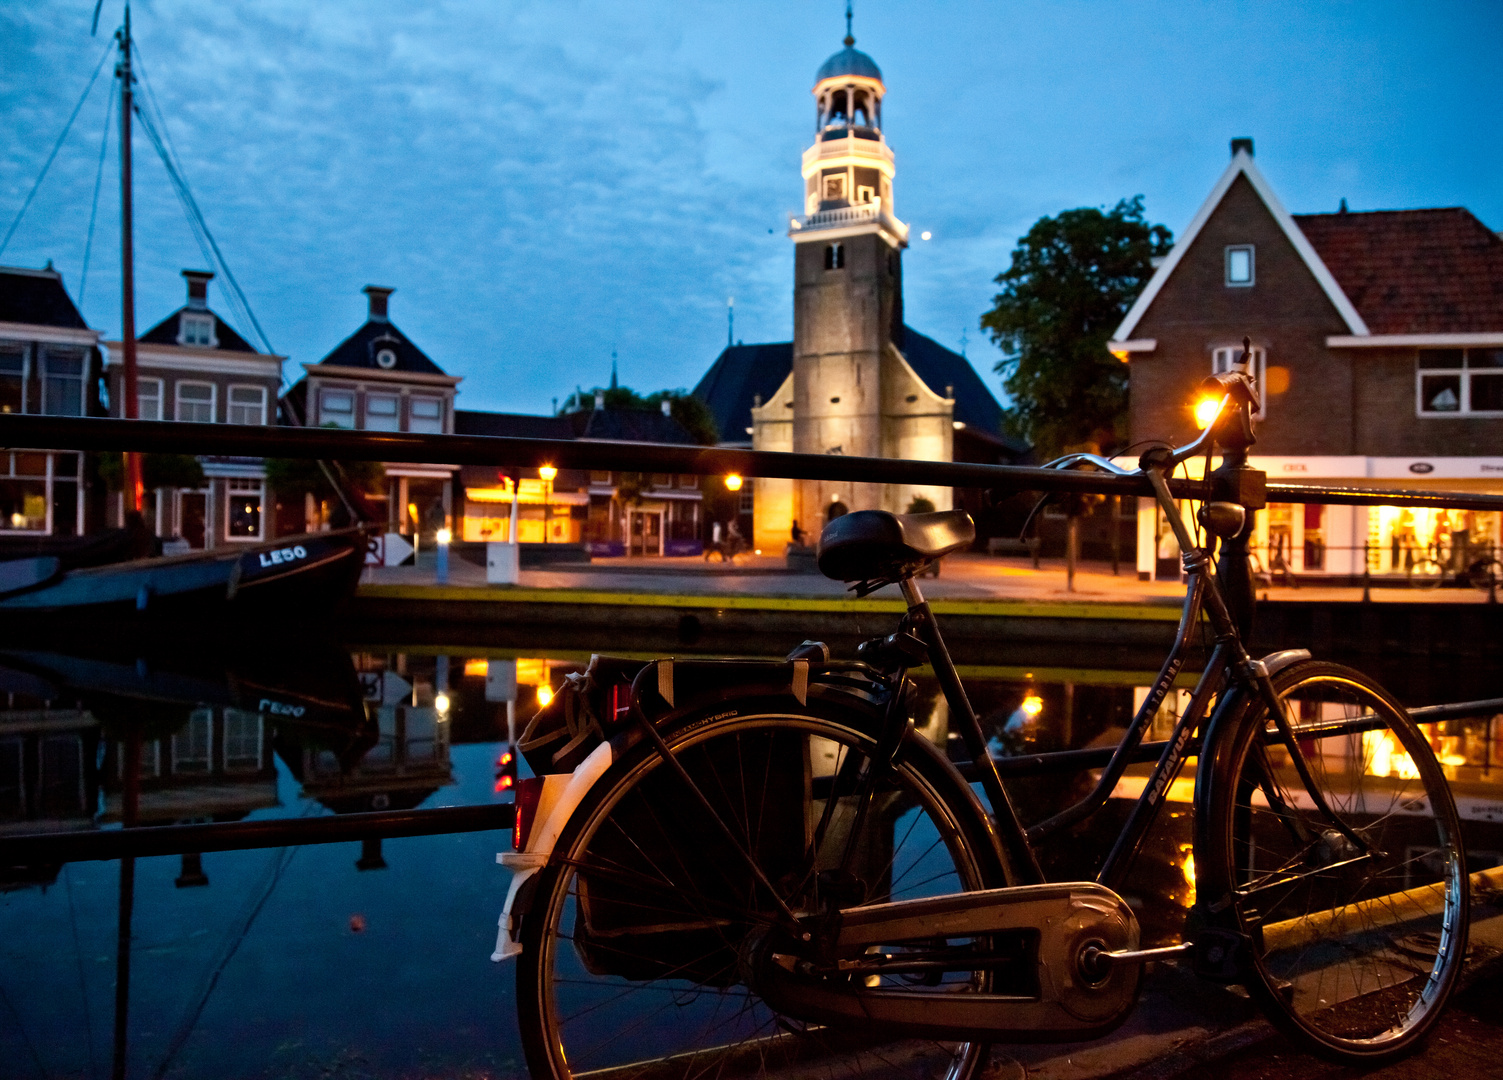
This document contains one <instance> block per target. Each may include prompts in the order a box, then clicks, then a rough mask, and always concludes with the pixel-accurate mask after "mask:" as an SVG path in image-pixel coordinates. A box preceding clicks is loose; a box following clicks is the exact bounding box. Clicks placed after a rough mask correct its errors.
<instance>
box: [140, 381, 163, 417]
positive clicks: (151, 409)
mask: <svg viewBox="0 0 1503 1080" xmlns="http://www.w3.org/2000/svg"><path fill="white" fill-rule="evenodd" d="M161 418H162V380H161V379H137V380H136V419H137V420H160V419H161Z"/></svg>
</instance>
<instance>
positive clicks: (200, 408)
mask: <svg viewBox="0 0 1503 1080" xmlns="http://www.w3.org/2000/svg"><path fill="white" fill-rule="evenodd" d="M137 402H138V404H139V397H138V399H137ZM177 418H178V419H179V420H181V421H183V422H185V423H194V424H212V423H213V422H214V388H213V387H212V386H209V385H208V384H206V383H181V382H180V383H178V384H177Z"/></svg>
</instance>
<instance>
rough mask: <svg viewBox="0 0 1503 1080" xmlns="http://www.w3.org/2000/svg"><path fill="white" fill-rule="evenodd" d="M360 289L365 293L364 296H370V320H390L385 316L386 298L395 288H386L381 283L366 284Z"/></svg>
mask: <svg viewBox="0 0 1503 1080" xmlns="http://www.w3.org/2000/svg"><path fill="white" fill-rule="evenodd" d="M360 291H361V292H363V293H365V295H366V296H368V297H370V300H371V313H370V321H371V322H390V320H389V319H388V318H387V317H386V298H387V297H388V296H390V295H391V294H392V293H394V292H396V291H397V290H396V289H388V288H386V287H384V286H381V285H367V286H366V287H365V288H363V289H361V290H360Z"/></svg>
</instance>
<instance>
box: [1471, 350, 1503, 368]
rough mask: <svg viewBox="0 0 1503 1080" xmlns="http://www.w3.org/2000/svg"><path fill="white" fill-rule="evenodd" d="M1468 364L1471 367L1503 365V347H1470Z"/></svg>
mask: <svg viewBox="0 0 1503 1080" xmlns="http://www.w3.org/2000/svg"><path fill="white" fill-rule="evenodd" d="M1466 366H1467V367H1469V368H1490V367H1503V349H1468V350H1467V351H1466Z"/></svg>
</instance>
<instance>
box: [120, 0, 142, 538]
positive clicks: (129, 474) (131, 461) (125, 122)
mask: <svg viewBox="0 0 1503 1080" xmlns="http://www.w3.org/2000/svg"><path fill="white" fill-rule="evenodd" d="M115 37H116V38H117V39H118V40H119V42H120V63H119V65H118V66H117V67H116V68H115V74H116V76H118V77H119V79H120V355H121V359H122V360H123V361H124V363H123V369H122V372H121V383H122V387H121V389H122V396H123V398H124V402H123V404H124V406H125V409H124V416H125V418H126V419H127V420H135V419H138V418H139V416H140V413H139V411H138V409H137V400H136V273H135V264H136V258H135V248H134V237H133V230H132V224H131V154H130V113H131V96H132V95H131V86H132V82H133V79H132V76H131V71H130V2H129V0H126V4H125V23H124V25H123V26H122V27H121V28H120V30H119V32H118V33H117V34H116V35H115ZM123 488H124V490H123V492H122V494H123V496H124V498H125V509H126V510H127V511H129V512H135V513H138V514H139V513H140V512H141V496H142V494H143V490H142V483H141V455H140V454H137V453H133V452H129V451H128V452H127V453H126V455H125V483H124V485H123Z"/></svg>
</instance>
